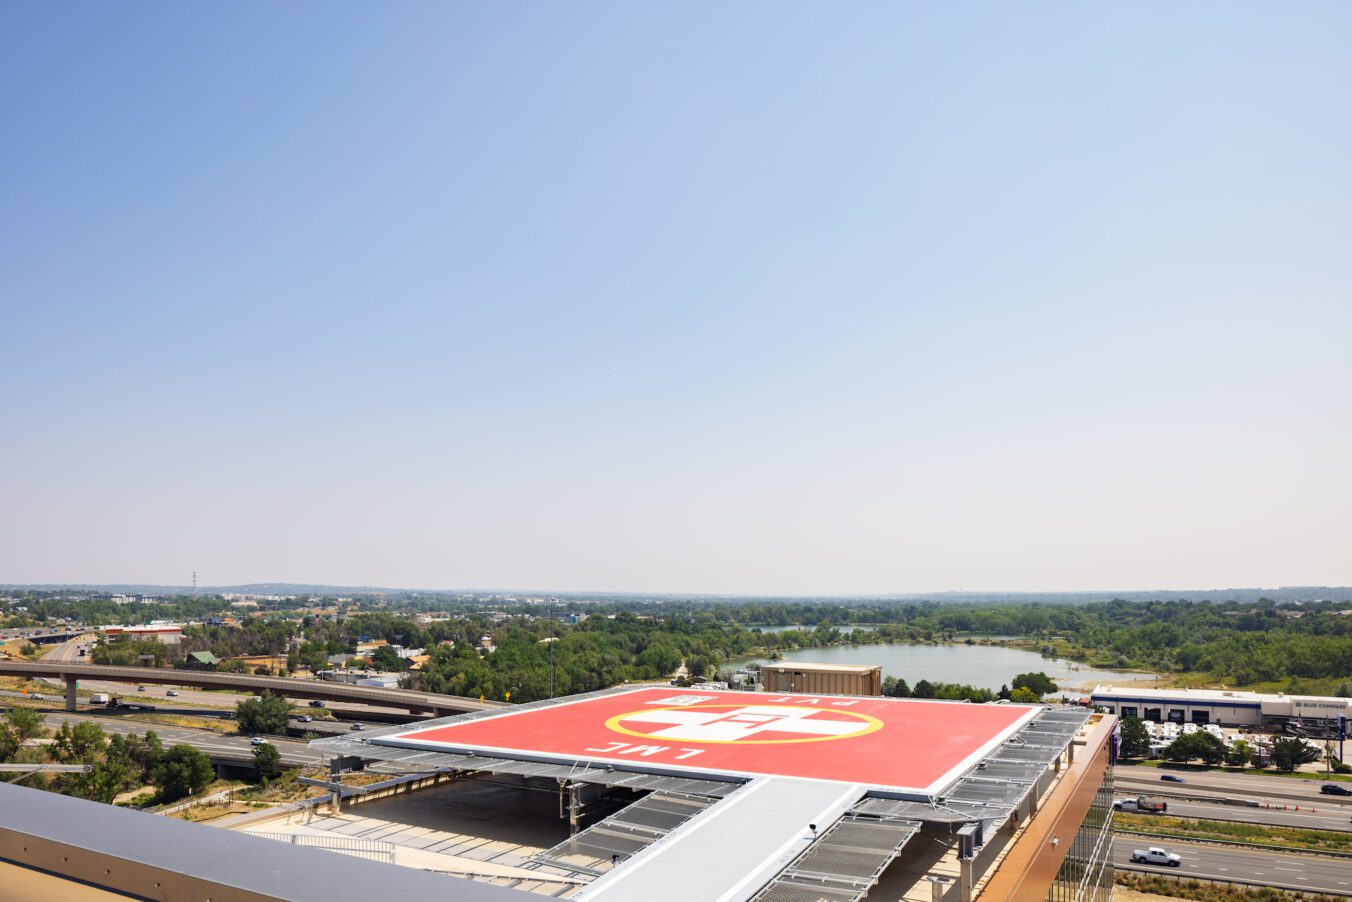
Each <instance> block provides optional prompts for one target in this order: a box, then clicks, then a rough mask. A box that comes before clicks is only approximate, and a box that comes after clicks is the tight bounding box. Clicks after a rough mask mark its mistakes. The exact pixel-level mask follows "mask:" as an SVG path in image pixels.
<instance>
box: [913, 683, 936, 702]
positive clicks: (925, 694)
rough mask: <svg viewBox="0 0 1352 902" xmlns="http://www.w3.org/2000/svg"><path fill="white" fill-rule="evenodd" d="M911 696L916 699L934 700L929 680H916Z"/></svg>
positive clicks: (932, 688)
mask: <svg viewBox="0 0 1352 902" xmlns="http://www.w3.org/2000/svg"><path fill="white" fill-rule="evenodd" d="M911 694H912V695H913V696H915V697H916V698H934V684H933V683H931V682H930V681H929V680H917V681H916V684H915V689H914V690H912V692H911Z"/></svg>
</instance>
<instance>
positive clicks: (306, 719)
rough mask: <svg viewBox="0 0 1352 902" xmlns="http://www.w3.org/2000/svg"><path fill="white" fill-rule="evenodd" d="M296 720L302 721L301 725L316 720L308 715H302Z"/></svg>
mask: <svg viewBox="0 0 1352 902" xmlns="http://www.w3.org/2000/svg"><path fill="white" fill-rule="evenodd" d="M296 720H298V721H300V722H301V723H309V722H310V721H312V720H314V718H313V717H311V716H310V715H308V714H302V715H301V716H300V717H297V718H296Z"/></svg>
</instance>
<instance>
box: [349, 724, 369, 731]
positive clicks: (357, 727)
mask: <svg viewBox="0 0 1352 902" xmlns="http://www.w3.org/2000/svg"><path fill="white" fill-rule="evenodd" d="M364 729H366V724H364V723H354V724H353V725H352V732H354V733H356V732H358V731H360V730H364Z"/></svg>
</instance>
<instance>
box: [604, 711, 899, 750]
mask: <svg viewBox="0 0 1352 902" xmlns="http://www.w3.org/2000/svg"><path fill="white" fill-rule="evenodd" d="M745 707H747V705H668V706H667V707H664V708H643V709H641V710H639V711H629V712H627V713H625V714H616V715H615V716H614V717H612V718H610V719H609V720H607V721H606V727H607V728H609V729H611V730H614V731H615V732H616V733H624V734H625V735H626V736H637V737H639V738H640V739H658V738H661V737H657V736H653V735H652V734H651V733H639V732H637V731H635V730H630V729H627V728H626V727H623V726H620V721H622V720H624V719H625V718H629V717H633V716H635V715H636V714H651V713H653V712H654V711H710V710H713V709H715V708H732V709H741V708H745ZM775 710H777V711H779V710H783V711H830V712H831V713H833V714H847V715H849V716H850V717H854V718H857V719H858V720H859V721H860V722H861V725H860V727H859V729H858V730H855V731H854V732H853V733H842V734H840V735H839V736H804V737H803V738H802V739H678V740H673V741H675V742H699V743H707V744H710V745H789V744H791V743H795V742H830V741H831V740H833V739H853V738H855V737H856V736H867V735H868V734H869V733H876V732H877V731H878V730H881V729H882V728H883V722H882V721H881V720H879V719H878V718H876V717H873V716H872V715H869V714H862V713H860V712H859V711H841V710H840V709H839V708H815V707H808V706H805V705H784V706H782V707H780V706H778V705H776V706H775Z"/></svg>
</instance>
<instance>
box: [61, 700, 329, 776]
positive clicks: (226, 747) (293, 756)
mask: <svg viewBox="0 0 1352 902" xmlns="http://www.w3.org/2000/svg"><path fill="white" fill-rule="evenodd" d="M82 720H87V721H92V722H94V723H97V724H98V725H99V726H101V727H103V731H104V732H105V733H121V734H123V735H126V734H128V733H144V732H146V731H147V730H154V731H155V735H157V736H159V737H160V739H161V740H163V742H164V745H165V747H166V748H167V747H168V746H171V745H177V744H179V743H182V744H184V745H190V746H193V747H194V748H197V749H200V750H202V751H203V752H206V753H207V754H208V755H211V754H213V753H215V754H218V755H226V756H230V757H250V756H252V755H253V746H252V745H251V744H250V743H249V737H248V736H235V735H231V736H226V735H222V734H220V733H212V732H210V731H207V730H190V729H185V728H183V727H172V726H164V725H161V724H153V723H142V722H140V721H135V720H125V719H123V718H119V717H98V716H95V715H90V714H67V713H65V712H64V711H63V712H60V713H51V714H48V715H47V716H46V723H47V726H49V727H51V728H52V729H54V730H56V729H60V728H61V724H63V723H67V722H69V723H79V722H80V721H82ZM268 742H270V743H272V744H273V745H275V746H276V747H277V750H278V751H279V752H281V753H282V763H283V764H287V765H320V764H323V763H324V760H325V755H324V754H322V753H320V752H317V751H315V750H314V749H311V748H310V747H309V745H308V744H307V743H305V742H302V741H299V740H290V739H276V738H272V737H269V738H268Z"/></svg>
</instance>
